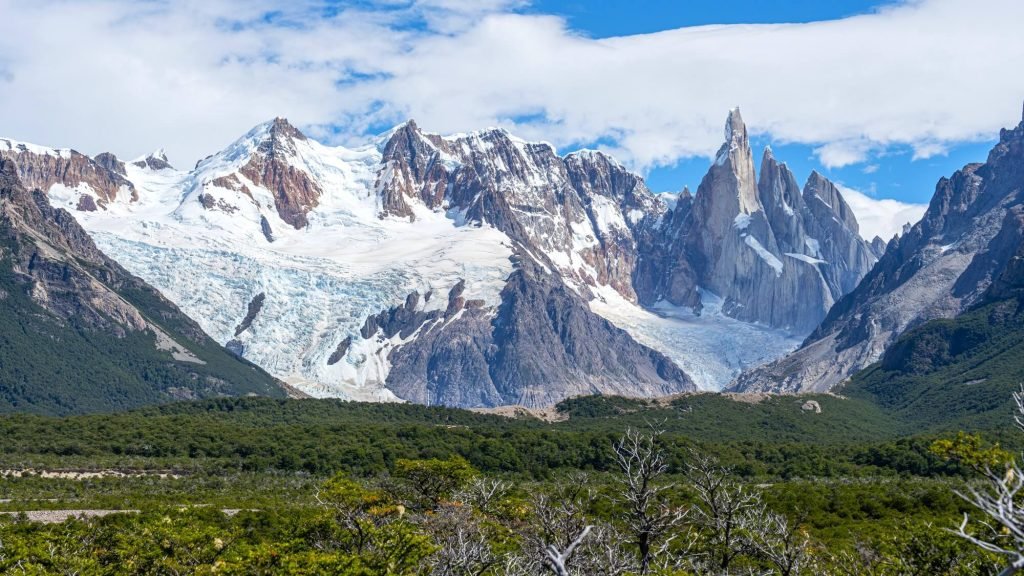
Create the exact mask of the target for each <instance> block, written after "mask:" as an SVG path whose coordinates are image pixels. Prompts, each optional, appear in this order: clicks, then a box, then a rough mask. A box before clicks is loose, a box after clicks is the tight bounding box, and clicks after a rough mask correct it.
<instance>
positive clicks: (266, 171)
mask: <svg viewBox="0 0 1024 576" xmlns="http://www.w3.org/2000/svg"><path fill="white" fill-rule="evenodd" d="M727 124H728V130H727V134H726V136H727V141H726V143H725V144H723V148H722V150H723V152H720V158H719V160H720V161H719V162H716V163H715V164H714V165H713V166H712V168H711V172H709V178H711V180H708V182H709V183H708V184H707V185H704V184H702V187H701V188H698V191H697V193H696V194H695V195H692V196H689V195H686V194H683V195H680V197H679V198H678V200H676V201H674V202H667V201H666V200H665V199H664V198H662V197H659V196H657V195H655V194H653V193H651V192H650V191H649V190H648V189H647V187H646V185H645V184H644V182H643V179H642V178H641V177H639V176H638V175H636V174H633V173H632V172H629V171H628V170H627V169H626V168H625V167H623V166H622V165H621V164H620V163H618V162H617V161H615V159H614V158H612V157H610V156H608V155H606V154H604V153H602V152H594V151H578V152H574V153H569V154H566V155H559V154H558V153H557V152H556V151H555V149H554V148H553V147H552V146H550V145H549V144H545V143H530V142H526V141H524V140H521V139H519V138H516V137H514V136H512V135H511V134H509V133H508V132H507V131H504V130H500V129H493V130H483V131H478V132H474V133H470V134H461V135H453V136H440V135H437V134H430V133H426V132H423V131H421V130H420V129H419V127H418V126H417V124H416V123H415V122H414V121H409V122H406V123H404V124H401V125H399V126H398V127H396V128H395V129H393V130H392V131H390V132H388V133H386V135H385V136H384V137H383V138H382V139H381V140H378V141H377V142H376V143H374V144H372V145H369V146H366V147H363V148H358V149H346V148H340V147H327V146H323V145H321V144H319V143H317V142H315V141H313V140H311V139H309V138H307V137H306V136H305V135H303V134H302V133H301V132H300V131H299V130H297V129H295V128H294V127H293V126H291V125H290V124H288V123H287V121H286V120H284V119H282V118H276V119H274V120H272V121H269V122H267V123H264V124H261V125H259V126H257V127H255V128H253V129H252V130H250V131H249V133H247V134H246V135H244V136H243V137H241V138H240V139H238V140H236V142H234V143H233V144H231V145H230V146H228V147H227V148H225V149H224V150H223V151H221V152H219V153H217V154H214V155H211V156H209V157H207V158H205V159H203V160H201V161H200V162H199V163H197V165H196V168H195V169H194V170H192V171H189V172H183V171H178V170H175V169H173V168H172V167H171V166H170V164H169V163H168V162H167V159H166V157H162V158H157V157H156V155H151V157H153V158H155V160H154V161H153V162H149V161H148V160H144V161H138V162H132V163H127V164H125V163H120V161H118V160H117V159H116V158H111V157H107V156H104V157H103V158H102V159H101V160H102V162H99V161H97V162H96V164H97V165H98V166H101V167H103V166H110V167H111V168H110V170H111V171H112V172H113V171H117V170H121V169H122V166H123V170H124V172H125V176H124V178H125V179H126V180H128V181H129V182H131V183H132V185H133V187H134V188H135V189H137V190H138V191H139V192H140V193H139V194H137V195H135V196H130V195H122V196H119V197H118V201H117V202H112V203H111V202H107V203H104V204H102V205H101V204H99V203H98V202H97V207H98V209H97V210H95V211H91V212H85V211H81V210H79V211H76V212H75V214H76V216H77V217H78V218H79V219H80V220H81V221H82V223H83V224H84V225H85V226H86V228H87V229H89V230H90V232H91V233H92V234H93V236H94V237H95V238H96V240H97V241H98V242H99V243H100V244H101V245H102V246H103V248H104V249H105V250H107V251H108V252H110V253H111V254H115V255H116V256H117V257H118V258H119V259H120V260H122V261H123V262H124V263H125V264H126V265H127V266H128V267H129V268H130V269H131V270H132V271H133V272H134V273H136V274H139V275H141V276H143V277H144V278H146V279H147V280H149V281H151V282H153V283H154V284H156V285H157V286H158V287H159V288H160V289H161V290H163V291H165V293H167V295H168V296H169V297H170V298H171V299H172V300H174V301H175V302H178V303H179V304H181V305H182V306H183V307H184V308H185V309H186V310H188V311H189V312H190V314H192V315H193V316H194V317H196V318H197V319H199V320H200V321H201V322H202V323H203V326H204V328H205V329H207V330H208V331H209V332H210V333H211V334H214V335H215V338H216V339H217V341H218V342H221V343H222V344H227V345H229V348H230V349H231V350H233V351H235V352H236V353H238V354H240V355H242V356H243V357H245V358H247V359H250V360H252V361H254V362H256V363H258V364H259V365H261V366H263V367H265V368H267V369H268V370H270V371H271V372H272V373H275V374H277V375H278V376H279V377H281V378H283V379H285V380H286V381H288V382H289V383H291V384H293V385H295V386H298V387H300V388H301V389H303V390H304V391H305V392H307V393H310V394H313V395H327V396H330V395H338V396H341V397H347V398H356V399H373V400H389V399H395V398H396V396H395V393H394V390H393V389H401V390H402V394H405V395H406V396H407V397H409V398H415V399H417V401H422V402H425V403H436V402H448V403H452V404H454V405H475V404H474V403H479V404H480V405H492V404H495V403H499V402H500V403H518V402H521V401H523V402H526V403H534V404H539V403H544V404H549V403H552V402H554V401H557V400H558V399H560V398H563V397H565V396H568V395H575V394H580V393H595V392H597V393H615V394H626V395H640V396H643V395H648V396H649V395H656V394H657V395H661V394H666V393H674V392H681V391H685V390H690V389H694V388H697V387H702V388H716V387H719V386H721V385H723V384H724V383H725V382H727V381H728V380H729V379H731V378H732V377H733V376H735V375H736V374H737V373H738V372H739V370H741V369H742V368H745V367H749V366H751V365H754V364H757V363H761V362H764V361H767V360H771V359H772V358H774V357H776V356H777V355H779V354H781V353H782V352H784V351H786V349H788V347H790V346H793V345H795V341H794V339H793V335H794V334H799V335H802V334H805V333H807V332H809V331H810V329H811V328H813V325H815V324H816V323H817V321H818V320H820V318H821V317H823V316H824V314H825V311H826V310H827V308H828V306H830V305H831V303H832V301H833V300H834V299H835V298H836V297H837V296H838V295H841V294H840V293H841V292H842V291H843V290H847V289H849V286H848V284H849V282H847V281H845V280H844V276H843V275H844V274H848V275H852V276H853V277H854V278H858V277H859V276H860V275H863V274H865V273H866V272H867V268H868V265H869V264H870V261H869V260H871V259H873V257H874V256H873V253H872V252H871V246H870V244H868V243H867V242H866V241H864V240H863V239H861V238H860V237H859V235H858V234H857V229H856V220H855V218H853V216H852V213H851V212H849V208H848V206H846V204H845V203H844V202H842V199H841V194H840V193H839V192H838V190H837V189H835V188H834V187H829V186H831V184H830V183H829V184H828V186H825V182H827V181H824V180H823V181H822V182H820V183H819V184H820V186H821V187H822V190H823V191H828V192H830V193H834V195H835V197H836V198H837V199H838V200H837V201H834V202H833V203H831V204H823V206H822V207H821V208H820V210H818V211H817V212H815V211H814V210H812V209H809V208H808V209H804V208H801V207H800V206H797V210H795V211H794V210H793V209H792V207H790V206H788V205H787V204H786V203H785V202H783V201H782V200H781V199H782V198H783V197H786V198H789V200H790V201H793V202H794V204H798V203H799V200H793V197H794V194H795V195H796V197H801V194H802V193H800V192H799V189H798V188H797V187H796V185H795V180H794V179H793V178H792V175H791V174H789V173H788V169H787V168H785V166H784V164H779V165H777V166H776V165H772V162H774V158H772V157H771V153H770V152H769V153H767V154H766V155H765V159H764V160H763V161H762V165H763V166H770V167H771V170H772V171H774V172H777V173H779V174H781V176H780V178H781V180H779V179H778V178H777V179H776V180H777V181H781V182H782V183H783V185H784V186H786V187H787V188H786V190H784V191H782V192H779V194H781V196H780V195H778V194H776V195H773V194H775V192H778V191H773V190H770V189H769V188H770V186H769V184H767V183H766V184H764V185H763V186H762V185H760V183H759V182H758V181H757V180H755V170H754V168H753V160H752V152H751V150H750V147H749V140H748V138H747V136H746V127H745V125H744V124H743V121H742V117H741V116H740V114H739V111H738V109H737V110H734V111H731V112H730V114H729V118H728V121H727ZM2 153H3V150H0V154H2ZM723 154H724V156H723ZM730 158H732V159H730ZM22 161H23V162H24V161H25V160H24V159H23V160H22ZM36 164H39V163H38V162H36ZM44 167H45V165H44ZM712 173H714V174H718V176H715V177H712V176H711V174H712ZM764 173H765V170H764V169H762V171H761V179H762V180H765V175H764ZM706 180H707V178H706ZM769 180H770V179H769ZM716 182H723V183H724V184H721V185H719V184H716ZM766 182H767V180H766ZM809 182H810V179H809ZM723 191H725V192H724V193H725V197H723ZM730 191H731V192H730ZM805 191H806V190H805ZM732 193H735V194H736V198H737V199H739V197H740V195H742V196H743V197H744V198H746V200H744V201H743V202H737V203H736V205H735V206H733V205H730V204H728V203H727V202H726V203H724V204H723V202H725V201H726V199H727V196H728V195H729V194H732ZM786 194H789V196H785V195H786ZM96 197H97V195H96V193H95V191H94V190H91V187H90V186H89V185H88V184H84V185H83V184H81V183H77V184H76V183H75V182H73V181H71V182H59V183H57V184H55V185H51V189H50V201H51V202H52V203H54V204H55V205H60V206H64V207H68V208H74V207H75V206H77V204H78V203H82V202H84V200H82V199H83V198H89V199H95V198H96ZM717 206H721V208H718V207H717ZM787 208H788V210H787ZM844 209H845V211H846V213H848V214H846V213H844V212H843V210H844ZM836 210H838V211H836ZM769 211H770V212H771V213H770V214H769ZM834 216H835V218H833V217H834ZM833 219H835V220H836V221H837V222H838V225H836V226H834V227H832V228H829V227H827V225H829V222H831V221H832V220H833ZM789 220H792V221H793V222H795V223H792V224H791V223H789ZM819 220H827V222H824V221H823V222H818V221H819ZM808 226H812V228H813V227H814V226H816V228H813V229H814V230H816V231H817V232H816V233H820V234H827V235H829V237H827V238H826V237H823V238H821V239H820V242H819V239H818V238H814V239H813V242H808V241H805V239H806V238H807V230H808ZM704 231H708V232H713V233H714V234H715V235H716V237H720V238H722V239H723V241H724V243H725V245H726V250H725V252H724V253H723V252H720V251H717V252H716V250H715V246H714V243H706V242H701V241H700V237H701V235H702V234H703V232H704ZM776 236H778V237H779V238H780V239H783V240H784V241H783V242H780V241H778V240H777V239H776ZM787 242H788V243H787ZM821 250H824V251H821ZM826 251H827V257H828V258H830V259H832V260H835V261H834V262H830V261H828V260H825V259H824V258H822V255H823V254H825V253H826ZM527 268H528V269H529V270H530V272H524V270H525V269H527ZM515 274H520V276H518V278H520V279H522V278H526V279H527V282H526V284H525V285H524V284H522V283H521V282H520V283H516V282H513V281H512V280H513V277H514V275H515ZM516 285H519V286H526V285H528V287H529V288H528V289H525V290H523V289H513V290H511V291H509V287H510V286H516ZM549 285H550V287H547V288H545V286H549ZM192 286H196V287H199V290H198V292H197V291H196V290H193V289H190V288H191V287H192ZM456 286H462V288H460V290H461V291H464V294H460V296H459V297H458V298H461V299H462V302H463V304H461V306H460V307H458V312H457V313H456V314H454V315H447V316H446V315H445V314H442V313H441V312H443V309H444V308H446V307H447V306H448V302H447V299H446V298H445V297H444V296H443V295H444V294H449V293H450V292H451V291H452V290H454V289H455V287H456ZM551 287H554V288H556V289H557V290H556V291H557V292H559V293H562V294H565V295H566V296H567V297H566V298H561V297H559V298H558V299H557V301H558V302H560V304H557V305H556V304H554V301H547V304H544V305H543V306H542V307H541V309H532V308H527V309H524V310H523V313H525V314H527V315H532V316H533V317H534V320H532V321H530V322H527V323H525V324H522V325H521V326H520V327H518V328H515V333H514V334H511V333H510V334H507V335H506V336H502V337H500V338H499V337H498V336H497V335H498V334H500V333H501V330H502V326H505V325H509V324H505V323H503V322H502V321H500V318H501V317H502V312H501V310H502V309H503V308H502V306H505V305H507V303H508V302H507V300H506V299H507V298H509V297H511V295H512V294H519V295H520V296H525V295H526V294H529V293H533V292H534V289H540V291H539V292H536V294H538V295H539V294H548V295H551V294H555V293H556V292H552V291H551ZM414 293H415V294H418V295H420V296H421V297H418V298H417V300H416V303H415V305H414V306H413V307H412V308H411V309H406V308H407V298H408V297H409V296H410V295H411V294H414ZM261 294H262V295H263V298H264V299H261V300H260V302H261V305H260V306H259V307H257V308H252V309H250V308H251V304H252V303H253V302H254V301H255V299H256V298H257V296H258V295H261ZM431 295H435V296H434V297H433V299H430V296H431ZM547 298H548V296H544V297H541V298H540V299H539V300H536V302H537V303H538V304H539V303H541V302H544V301H545V300H546V299H547ZM561 306H564V307H566V310H563V311H559V310H557V309H558V308H559V307H561ZM397 309H401V310H406V312H404V313H403V314H405V315H406V316H408V317H409V318H418V319H420V320H422V319H423V318H427V317H429V319H430V321H429V322H428V323H427V324H420V325H418V328H417V329H413V330H405V331H403V330H398V331H396V332H392V333H385V332H380V333H377V334H374V333H366V334H364V333H363V332H364V331H363V330H362V328H363V327H364V324H366V321H367V320H368V319H369V318H371V317H376V316H379V315H380V314H385V313H387V314H390V312H388V311H391V310H397ZM570 311H572V312H570ZM560 312H566V313H568V314H569V315H570V316H571V315H575V316H574V317H575V318H577V320H575V321H572V322H569V323H567V324H561V320H560ZM250 313H251V314H250ZM250 316H251V317H250ZM602 317H603V318H602ZM473 318H476V319H475V320H473ZM439 319H443V320H439ZM609 320H610V321H611V322H610V323H609ZM424 321H425V320H424ZM243 324H244V325H245V326H246V329H245V330H242V331H237V333H236V329H237V328H238V327H239V326H242V325H243ZM456 324H457V325H458V327H459V328H458V330H461V332H459V331H457V330H456V329H455V328H454V327H453V326H455V325H456ZM512 325H515V324H512ZM525 326H534V327H537V326H544V327H545V328H544V329H543V330H535V329H530V330H528V329H526V328H525ZM622 329H625V330H626V333H628V334H626V333H623V334H626V335H625V339H624V340H623V339H621V337H620V336H619V331H621V330H622ZM549 330H551V331H552V332H548V331H549ZM434 332H436V333H434ZM520 332H522V333H520ZM527 332H529V333H527ZM546 333H550V334H552V335H553V336H551V337H549V336H542V334H546ZM389 334H390V335H389ZM403 334H404V336H403ZM438 334H445V336H444V337H443V338H442V340H444V341H449V342H454V341H462V342H464V343H465V346H464V347H463V348H461V349H459V350H458V351H457V353H456V352H454V348H453V347H452V346H447V347H446V346H440V345H439V342H440V341H441V340H439V336H438ZM421 338H422V341H421V342H418V340H419V339H421ZM523 338H525V340H522V339H523ZM545 339H546V340H545ZM513 341H519V342H520V343H521V345H517V346H516V347H514V348H507V347H506V348H503V346H502V344H501V342H513ZM527 341H529V342H530V343H529V344H526V343H525V342H527ZM542 342H543V344H542ZM431 343H432V344H431ZM485 343H486V346H485V345H484V344H485ZM495 347H497V349H495ZM612 347H613V348H614V349H616V350H621V351H622V354H621V355H616V354H612V355H601V354H599V353H597V352H596V351H597V350H600V349H602V348H603V349H605V350H607V349H610V348H612ZM474 348H476V349H477V350H478V352H475V353H470V352H469V351H470V350H472V349H474ZM559 348H560V349H562V350H564V353H565V354H567V355H566V356H563V357H561V359H560V360H556V359H555V358H556V357H557V356H547V354H540V355H538V351H542V350H544V351H549V350H555V349H559ZM722 348H726V349H732V350H735V352H732V353H730V354H728V355H721V352H719V350H721V349H722ZM502 349H504V350H506V352H505V353H499V352H497V351H496V350H502ZM513 350H514V352H513ZM529 351H532V352H529ZM705 351H706V353H705ZM508 354H512V355H513V356H514V358H513V357H512V356H508ZM531 355H532V356H534V357H545V358H547V360H545V364H544V366H541V367H540V368H541V369H531V370H528V371H527V373H528V374H530V375H531V376H529V377H527V378H526V381H519V382H514V383H513V382H512V380H511V379H509V377H508V376H497V381H495V377H496V375H497V374H499V373H503V374H504V373H506V372H503V370H501V369H497V370H498V371H497V372H495V370H496V368H495V366H496V363H501V362H506V365H507V366H513V365H515V366H519V367H520V368H517V369H516V370H514V371H512V372H507V374H517V375H519V377H521V376H522V374H523V372H522V370H523V369H524V367H526V366H534V367H535V368H537V367H538V365H537V364H536V362H534V359H533V358H531ZM410 358H413V359H414V360H409V359H410ZM502 358H504V360H502ZM399 359H401V361H399ZM507 362H511V364H507ZM609 362H610V364H609ZM410 366H421V368H417V369H412V368H408V369H407V367H410ZM423 366H427V367H430V368H429V369H428V368H423ZM680 368H681V369H682V370H680ZM466 370H469V371H468V372H467V371H466ZM609 374H612V375H614V377H610V376H609ZM631 380H637V381H631ZM497 382H504V383H503V384H498V383H497ZM587 382H589V385H588V384H586V383H587ZM595 386H596V387H595ZM482 390H490V392H481V391H482ZM527 390H530V391H531V392H526V391H527ZM432 394H433V395H434V396H431V395H432Z"/></svg>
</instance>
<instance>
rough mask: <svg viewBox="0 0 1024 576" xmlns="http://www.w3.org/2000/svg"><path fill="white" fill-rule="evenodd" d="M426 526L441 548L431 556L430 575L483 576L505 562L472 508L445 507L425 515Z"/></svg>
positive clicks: (424, 523)
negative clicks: (493, 547)
mask: <svg viewBox="0 0 1024 576" xmlns="http://www.w3.org/2000/svg"><path fill="white" fill-rule="evenodd" d="M423 525H424V526H425V528H426V529H427V531H428V532H429V533H430V534H431V536H432V537H433V539H434V542H435V543H436V544H437V545H438V547H439V549H438V551H437V552H436V553H435V554H434V555H433V556H432V557H431V574H436V575H438V576H481V575H482V574H487V573H488V572H489V571H490V570H491V569H492V568H495V567H496V566H498V565H499V564H500V563H501V562H502V561H503V558H501V557H500V556H499V555H497V554H495V553H494V550H493V549H492V548H491V544H490V542H489V540H488V537H487V536H488V535H487V532H486V531H485V530H484V528H483V527H482V526H481V523H480V521H479V519H478V518H477V517H476V515H475V514H474V512H473V510H472V508H470V507H469V506H459V505H443V506H441V507H440V508H439V509H438V510H436V511H434V513H432V514H429V515H427V516H425V518H424V521H423Z"/></svg>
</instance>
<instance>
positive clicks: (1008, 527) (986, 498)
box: [956, 385, 1024, 576]
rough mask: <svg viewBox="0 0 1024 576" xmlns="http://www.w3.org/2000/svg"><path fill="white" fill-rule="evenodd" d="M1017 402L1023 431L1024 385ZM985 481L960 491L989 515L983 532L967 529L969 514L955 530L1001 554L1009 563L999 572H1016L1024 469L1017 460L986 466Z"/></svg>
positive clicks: (1023, 561)
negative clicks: (998, 466)
mask: <svg viewBox="0 0 1024 576" xmlns="http://www.w3.org/2000/svg"><path fill="white" fill-rule="evenodd" d="M1013 401H1014V403H1015V404H1016V406H1017V415H1016V416H1014V419H1013V420H1014V423H1015V424H1016V425H1017V428H1018V429H1019V430H1022V431H1024V385H1022V386H1021V388H1020V389H1019V390H1018V391H1016V392H1014V393H1013ZM983 474H984V476H985V479H986V483H985V485H984V486H983V487H977V488H976V487H970V488H968V490H967V492H966V493H963V492H960V491H957V495H958V496H960V497H961V498H963V499H964V500H966V501H967V502H969V503H970V504H972V505H973V506H974V507H976V508H978V509H979V510H981V511H982V512H983V513H984V514H985V515H986V516H987V517H988V518H987V521H980V522H979V524H980V525H981V529H982V533H980V534H975V533H972V532H971V531H969V530H968V520H969V517H968V515H967V514H964V520H963V522H962V523H961V524H960V527H959V528H958V529H957V531H956V533H957V534H959V535H960V536H961V537H963V538H965V539H967V541H969V542H971V543H973V544H975V545H976V546H978V547H980V548H981V549H982V550H985V551H988V552H991V553H993V554H998V555H1000V556H1003V557H1005V558H1006V559H1007V562H1008V563H1009V564H1008V565H1007V566H1006V568H1005V569H1004V570H1003V571H1002V572H1000V576H1003V575H1009V574H1015V573H1017V571H1019V570H1021V569H1022V568H1024V507H1022V506H1021V504H1020V502H1018V495H1019V494H1020V492H1021V489H1024V471H1022V470H1021V468H1020V465H1019V464H1017V463H1016V462H1013V463H1011V464H1010V465H1009V466H1007V468H1006V471H1005V472H1003V473H999V472H996V471H993V470H991V469H990V468H988V467H987V466H986V467H985V469H984V471H983Z"/></svg>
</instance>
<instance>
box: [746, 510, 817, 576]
mask: <svg viewBox="0 0 1024 576" xmlns="http://www.w3.org/2000/svg"><path fill="white" fill-rule="evenodd" d="M745 530H746V532H747V534H748V541H749V543H750V546H751V548H752V549H753V550H754V552H755V553H757V554H758V555H759V556H761V557H762V558H764V559H765V560H767V561H768V562H770V563H771V564H772V565H773V566H775V569H776V570H777V571H778V573H779V574H780V575H781V576H796V575H797V574H801V573H803V572H804V571H805V570H807V569H808V568H809V566H808V565H809V563H810V551H811V545H812V544H811V539H810V537H809V536H808V535H807V533H806V532H804V531H803V530H802V529H801V528H800V526H799V523H794V522H790V521H789V519H788V518H786V516H784V515H782V514H778V513H776V512H772V511H770V510H768V509H767V508H764V509H762V510H760V511H755V512H754V513H752V514H750V515H749V517H748V520H747V526H746V527H745Z"/></svg>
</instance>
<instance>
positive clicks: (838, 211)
mask: <svg viewBox="0 0 1024 576" xmlns="http://www.w3.org/2000/svg"><path fill="white" fill-rule="evenodd" d="M804 203H806V204H807V205H808V207H810V208H811V209H812V210H816V206H817V205H818V204H824V205H825V206H826V207H827V208H828V210H829V211H831V213H832V215H834V216H835V217H836V218H838V219H839V221H840V222H842V223H843V224H844V225H845V226H846V227H847V228H849V229H850V230H851V231H853V232H859V231H860V226H859V225H858V224H857V217H856V216H854V214H853V210H852V209H851V208H850V205H849V204H847V203H846V200H844V199H843V195H842V194H841V193H840V192H839V188H837V187H836V185H835V184H833V183H832V182H831V181H830V180H829V179H828V178H825V177H824V176H822V175H821V174H819V173H818V171H817V170H813V171H811V175H810V176H809V177H808V178H807V183H806V184H804Z"/></svg>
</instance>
